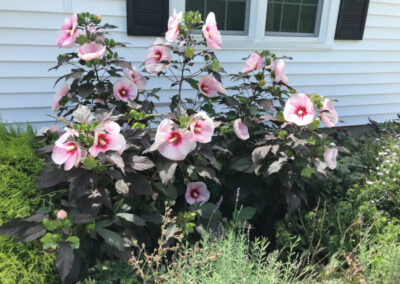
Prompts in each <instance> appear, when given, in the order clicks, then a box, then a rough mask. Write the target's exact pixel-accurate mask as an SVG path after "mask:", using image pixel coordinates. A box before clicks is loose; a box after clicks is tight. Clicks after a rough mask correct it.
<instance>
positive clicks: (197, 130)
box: [190, 111, 215, 143]
mask: <svg viewBox="0 0 400 284" xmlns="http://www.w3.org/2000/svg"><path fill="white" fill-rule="evenodd" d="M214 129H215V126H214V121H213V119H212V118H210V117H209V116H208V115H207V114H206V113H205V112H204V111H201V112H199V113H197V114H196V115H195V116H194V121H193V122H192V123H191V124H190V131H191V132H192V135H193V140H194V141H197V142H200V143H208V142H210V141H211V138H212V136H213V134H214Z"/></svg>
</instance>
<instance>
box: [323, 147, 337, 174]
mask: <svg viewBox="0 0 400 284" xmlns="http://www.w3.org/2000/svg"><path fill="white" fill-rule="evenodd" d="M332 146H335V144H333V143H332ZM337 155H338V149H337V148H329V147H326V146H324V161H325V164H326V166H327V167H328V168H330V169H331V170H334V169H336V165H337V162H336V158H337Z"/></svg>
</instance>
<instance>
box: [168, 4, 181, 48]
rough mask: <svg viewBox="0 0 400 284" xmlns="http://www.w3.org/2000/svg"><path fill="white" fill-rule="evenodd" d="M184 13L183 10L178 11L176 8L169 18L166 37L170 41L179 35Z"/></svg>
mask: <svg viewBox="0 0 400 284" xmlns="http://www.w3.org/2000/svg"><path fill="white" fill-rule="evenodd" d="M182 19H183V14H182V12H179V13H178V14H177V13H176V10H175V9H174V14H173V15H172V16H171V17H170V18H169V19H168V31H167V33H166V34H165V39H166V40H167V41H169V42H174V41H175V40H176V38H177V37H178V35H179V24H180V22H182Z"/></svg>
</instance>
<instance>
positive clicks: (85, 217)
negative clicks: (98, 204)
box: [74, 213, 97, 224]
mask: <svg viewBox="0 0 400 284" xmlns="http://www.w3.org/2000/svg"><path fill="white" fill-rule="evenodd" d="M96 218H97V216H96V215H92V214H87V213H84V214H78V215H77V216H76V217H75V219H74V223H75V224H86V223H90V222H92V221H93V220H96Z"/></svg>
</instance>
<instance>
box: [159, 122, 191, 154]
mask: <svg viewBox="0 0 400 284" xmlns="http://www.w3.org/2000/svg"><path fill="white" fill-rule="evenodd" d="M154 143H155V144H156V145H157V149H158V151H159V152H160V154H161V155H163V156H164V157H166V158H168V159H170V160H173V161H181V160H183V159H185V158H186V156H187V154H189V153H190V152H192V151H193V150H194V149H195V148H196V141H194V140H193V137H192V133H191V132H190V131H187V130H186V129H179V128H177V126H176V125H175V124H174V122H173V121H172V120H170V119H164V120H163V121H162V122H161V123H160V125H159V126H158V128H157V133H156V137H155V142H154Z"/></svg>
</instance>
